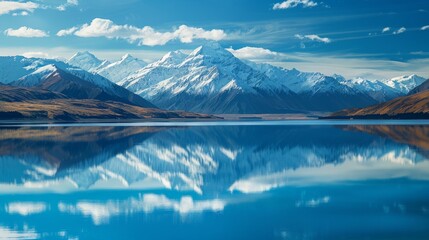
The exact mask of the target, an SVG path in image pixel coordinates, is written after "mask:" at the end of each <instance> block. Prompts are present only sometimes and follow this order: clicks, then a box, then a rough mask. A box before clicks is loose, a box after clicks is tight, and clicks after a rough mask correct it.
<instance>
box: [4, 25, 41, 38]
mask: <svg viewBox="0 0 429 240" xmlns="http://www.w3.org/2000/svg"><path fill="white" fill-rule="evenodd" d="M4 34H5V35H6V36H10V37H25V38H33V37H48V36H49V35H48V33H46V32H45V31H42V30H39V29H33V28H29V27H20V28H18V29H12V28H8V29H6V30H5V31H4Z"/></svg>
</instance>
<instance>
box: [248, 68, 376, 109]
mask: <svg viewBox="0 0 429 240" xmlns="http://www.w3.org/2000/svg"><path fill="white" fill-rule="evenodd" d="M246 63H247V64H248V65H249V66H251V67H252V68H254V69H255V70H257V71H259V72H261V73H263V74H265V75H266V76H268V77H269V78H270V79H271V81H272V85H273V86H276V87H277V88H284V87H287V88H289V89H291V90H292V91H294V92H295V93H297V94H298V95H300V96H302V102H303V103H304V104H305V105H306V108H307V109H309V110H317V111H332V110H336V109H343V108H349V107H356V106H367V105H371V104H375V103H376V101H375V100H374V99H372V98H371V97H369V96H368V95H367V93H366V92H361V91H359V90H357V89H355V88H353V87H351V86H348V85H346V84H344V83H343V81H345V79H344V78H343V77H342V76H339V75H334V76H326V75H324V74H322V73H318V72H314V73H312V72H300V71H298V70H296V69H291V70H288V69H285V68H281V67H276V66H272V65H270V64H257V63H254V62H251V61H246Z"/></svg>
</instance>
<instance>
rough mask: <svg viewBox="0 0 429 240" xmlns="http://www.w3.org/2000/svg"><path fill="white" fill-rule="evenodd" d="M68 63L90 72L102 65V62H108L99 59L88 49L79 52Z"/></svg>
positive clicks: (104, 63)
mask: <svg viewBox="0 0 429 240" xmlns="http://www.w3.org/2000/svg"><path fill="white" fill-rule="evenodd" d="M66 63H67V64H69V65H71V66H74V67H78V68H81V69H83V70H86V71H88V72H92V71H95V70H96V69H97V68H98V67H100V65H101V64H103V65H106V64H108V62H105V61H102V60H100V59H98V58H97V57H96V56H94V54H92V53H90V52H88V51H84V52H77V53H76V54H75V55H73V56H72V57H71V58H70V59H69V60H68V61H67V62H66Z"/></svg>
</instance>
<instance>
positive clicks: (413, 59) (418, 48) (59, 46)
mask: <svg viewBox="0 0 429 240" xmlns="http://www.w3.org/2000/svg"><path fill="white" fill-rule="evenodd" d="M61 30H63V31H61ZM0 33H1V34H0V55H17V54H24V55H26V56H46V57H61V58H68V57H70V56H71V55H72V54H73V53H74V52H76V51H81V50H88V51H91V52H94V53H95V54H96V55H98V56H100V57H101V58H105V59H109V60H115V59H116V58H119V57H120V56H121V55H124V54H125V53H131V54H132V55H135V56H136V57H139V58H142V59H144V60H146V61H154V60H156V59H157V58H159V57H161V56H162V55H163V54H165V53H166V52H168V51H170V50H177V49H183V50H185V51H189V50H191V49H193V48H195V47H197V46H199V45H201V44H203V43H204V42H205V41H207V40H212V41H218V42H219V43H220V44H221V45H222V46H224V47H225V48H228V49H229V50H230V51H231V52H233V53H234V54H235V55H236V56H239V57H241V58H246V59H251V60H254V61H259V62H270V63H272V64H275V65H279V66H283V67H286V68H293V67H295V68H298V69H300V70H305V71H320V72H323V73H326V74H333V73H338V74H342V75H345V76H346V77H357V76H362V77H367V78H388V77H393V76H398V75H404V74H412V73H417V74H419V75H422V76H424V77H429V67H428V66H429V44H427V43H428V42H429V1H427V0H413V1H409V0H323V1H319V0H285V1H282V0H259V1H248V0H228V1H226V0H225V1H221V0H200V1H197V0H181V1H172V0H157V1H148V0H140V1H137V0H121V1H118V0H115V1H114V0H103V1H95V0H27V1H1V0H0Z"/></svg>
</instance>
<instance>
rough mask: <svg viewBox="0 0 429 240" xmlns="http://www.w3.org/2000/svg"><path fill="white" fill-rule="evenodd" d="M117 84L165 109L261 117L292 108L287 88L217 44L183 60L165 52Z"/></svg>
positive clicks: (177, 53) (197, 51) (205, 47)
mask: <svg viewBox="0 0 429 240" xmlns="http://www.w3.org/2000/svg"><path fill="white" fill-rule="evenodd" d="M119 84H120V85H122V86H124V87H126V88H127V89H129V90H130V91H133V92H135V93H137V94H140V95H141V96H143V97H145V98H147V99H150V100H151V101H153V102H154V103H155V104H157V105H159V106H161V107H165V108H169V109H185V110H188V111H199V112H201V111H202V112H218V113H224V112H241V111H252V112H260V111H263V109H265V111H275V109H277V110H278V111H280V109H282V111H285V110H286V109H289V107H291V106H290V105H294V104H295V103H292V99H291V98H290V96H291V95H294V93H293V92H292V91H291V90H290V89H288V88H287V87H283V88H282V89H279V88H278V87H275V86H274V85H273V83H272V81H270V79H269V78H268V77H267V76H265V75H264V74H262V73H260V72H258V71H256V70H254V69H253V68H251V67H250V66H248V65H246V64H245V63H243V62H242V61H241V60H239V59H238V58H236V57H234V56H233V55H232V54H231V53H230V52H228V51H227V50H225V49H224V48H222V47H221V46H220V45H219V44H218V43H207V44H206V45H204V46H201V47H198V48H197V49H195V50H194V51H193V52H192V53H191V54H189V55H188V56H186V57H185V55H184V54H183V53H181V52H171V53H168V54H167V55H165V56H164V57H163V58H162V59H160V60H159V61H157V62H155V63H152V64H149V65H148V66H147V67H145V68H143V69H141V70H140V71H138V72H137V73H136V74H134V75H132V76H130V77H129V78H127V79H125V80H124V81H121V82H120V83H119ZM252 96H253V97H252ZM282 98H283V99H284V100H285V101H283V102H282V101H281V99H282ZM286 98H287V100H286ZM257 99H259V100H257ZM268 102H271V106H266V104H269V103H268ZM270 109H271V110H270ZM289 110H290V109H289Z"/></svg>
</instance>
